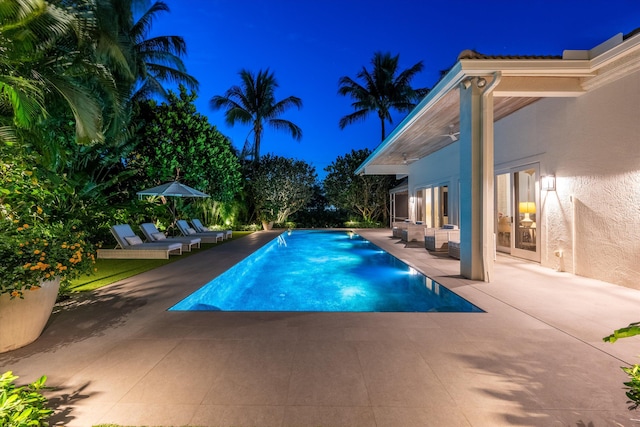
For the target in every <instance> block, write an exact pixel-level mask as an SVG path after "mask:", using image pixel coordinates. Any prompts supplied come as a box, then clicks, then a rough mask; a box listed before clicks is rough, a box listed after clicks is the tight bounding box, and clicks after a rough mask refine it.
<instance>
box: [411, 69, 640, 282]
mask: <svg viewBox="0 0 640 427" xmlns="http://www.w3.org/2000/svg"><path fill="white" fill-rule="evenodd" d="M494 130H495V169H496V173H505V172H508V171H511V170H515V169H518V168H521V167H522V166H526V165H531V164H538V165H539V167H540V175H541V176H543V175H549V174H552V175H555V176H556V189H557V190H556V191H555V192H546V191H541V192H540V194H539V197H540V199H539V202H540V206H541V209H540V212H539V213H538V215H540V216H539V218H538V221H537V222H538V230H539V233H540V234H539V238H540V240H539V244H540V255H541V264H542V265H543V266H546V267H549V268H553V269H558V270H562V271H567V272H571V273H575V274H578V275H582V276H587V277H592V278H596V279H600V280H604V281H608V282H611V283H616V284H620V285H624V286H630V287H636V288H640V73H635V74H632V75H629V76H626V77H624V78H622V79H620V80H618V81H616V82H613V83H611V84H609V85H607V86H605V87H602V88H599V89H597V90H594V91H592V92H589V93H587V94H585V95H582V96H580V97H577V98H547V99H542V100H540V101H538V102H536V103H534V104H532V105H530V106H528V107H525V108H523V109H522V110H519V111H517V112H516V113H514V114H512V115H510V116H508V117H507V118H505V119H502V120H501V121H499V122H497V123H496V124H495V128H494ZM459 158H460V155H459V144H458V143H454V144H451V145H449V146H447V147H446V148H444V149H442V150H440V151H438V152H436V153H434V154H432V155H430V156H428V157H426V158H424V159H422V160H420V161H416V162H415V163H413V164H411V166H410V168H409V169H410V174H409V195H415V194H416V190H417V189H420V188H425V187H433V186H440V185H448V186H449V192H450V193H449V200H450V207H451V209H450V211H451V212H450V218H451V219H454V222H455V221H456V220H457V218H458V217H459V209H458V201H459V184H458V183H459V169H460V165H459V161H460V160H459ZM560 251H561V254H562V256H557V255H556V252H557V253H558V254H560Z"/></svg>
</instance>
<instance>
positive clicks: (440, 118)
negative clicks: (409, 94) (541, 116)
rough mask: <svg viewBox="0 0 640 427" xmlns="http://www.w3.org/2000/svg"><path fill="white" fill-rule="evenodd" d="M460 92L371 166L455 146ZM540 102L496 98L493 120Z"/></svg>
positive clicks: (439, 104) (401, 161)
mask: <svg viewBox="0 0 640 427" xmlns="http://www.w3.org/2000/svg"><path fill="white" fill-rule="evenodd" d="M459 91H460V90H459V89H454V90H451V91H449V92H448V93H447V94H446V95H445V96H443V97H442V98H441V99H440V100H439V101H438V102H437V103H436V104H435V106H434V108H431V109H430V110H429V111H427V112H426V113H424V114H423V115H422V116H421V117H420V118H419V119H417V120H416V121H415V122H414V123H413V124H412V125H411V126H409V127H408V128H407V129H406V130H405V131H404V132H403V133H402V134H401V135H399V136H398V137H397V138H396V139H395V141H394V143H393V144H391V145H390V146H389V147H388V148H387V149H386V150H385V151H383V152H381V153H378V155H377V156H376V157H375V158H374V159H371V161H370V162H369V163H368V165H373V166H375V165H404V164H405V163H406V162H405V157H406V159H408V161H409V162H410V161H411V160H415V159H421V158H423V157H426V156H428V155H429V154H432V153H434V152H436V151H438V150H440V149H442V148H444V147H446V146H447V145H449V144H451V143H453V142H454V141H453V140H452V139H451V138H450V137H449V136H448V134H449V132H450V130H452V131H453V132H459V131H460V94H459ZM539 99H540V98H539V97H535V98H534V97H500V98H497V97H494V98H493V105H494V120H495V121H498V120H500V119H502V118H503V117H506V116H508V115H510V114H512V113H514V112H515V111H517V110H519V109H521V108H523V107H525V106H527V105H529V104H531V103H533V102H535V101H537V100H539ZM451 125H453V127H451Z"/></svg>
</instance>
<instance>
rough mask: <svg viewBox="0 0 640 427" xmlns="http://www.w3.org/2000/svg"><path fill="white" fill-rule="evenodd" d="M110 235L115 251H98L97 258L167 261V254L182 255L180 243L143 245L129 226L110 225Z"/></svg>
mask: <svg viewBox="0 0 640 427" xmlns="http://www.w3.org/2000/svg"><path fill="white" fill-rule="evenodd" d="M111 234H113V237H114V238H115V239H116V242H118V244H117V245H116V247H115V249H98V258H124V259H168V258H169V254H174V255H182V243H180V242H166V243H165V242H152V243H143V242H142V239H141V238H140V237H138V236H137V235H136V233H134V232H133V230H132V229H131V227H130V226H129V224H118V225H112V226H111ZM118 248H119V249H118Z"/></svg>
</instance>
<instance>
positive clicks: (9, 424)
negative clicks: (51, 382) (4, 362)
mask: <svg viewBox="0 0 640 427" xmlns="http://www.w3.org/2000/svg"><path fill="white" fill-rule="evenodd" d="M17 378H18V377H16V376H15V375H13V372H11V371H7V372H5V373H4V374H2V376H1V377H0V425H1V426H3V427H26V426H34V427H40V426H48V425H49V423H48V422H47V421H46V420H47V418H49V416H51V413H52V412H53V411H52V410H51V409H48V408H47V407H46V404H47V399H46V398H45V397H44V396H43V395H42V394H41V393H40V390H41V389H43V388H44V383H45V381H46V380H47V377H45V376H42V377H40V379H38V380H37V381H35V382H33V383H31V384H29V385H26V386H23V387H17V386H16V385H15V384H14V381H15V380H16V379H17Z"/></svg>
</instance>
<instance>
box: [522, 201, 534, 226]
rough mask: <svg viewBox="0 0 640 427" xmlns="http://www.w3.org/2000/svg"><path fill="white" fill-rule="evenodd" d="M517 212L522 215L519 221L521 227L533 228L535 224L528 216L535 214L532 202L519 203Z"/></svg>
mask: <svg viewBox="0 0 640 427" xmlns="http://www.w3.org/2000/svg"><path fill="white" fill-rule="evenodd" d="M518 211H519V212H520V213H521V214H524V218H522V220H520V223H521V224H522V226H523V227H530V228H534V227H535V225H534V224H535V223H534V222H533V220H532V219H531V217H530V216H529V214H534V213H536V204H535V203H533V202H520V205H519V206H518Z"/></svg>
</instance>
